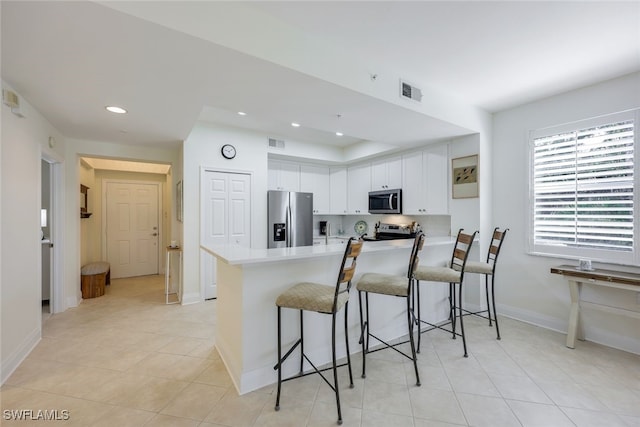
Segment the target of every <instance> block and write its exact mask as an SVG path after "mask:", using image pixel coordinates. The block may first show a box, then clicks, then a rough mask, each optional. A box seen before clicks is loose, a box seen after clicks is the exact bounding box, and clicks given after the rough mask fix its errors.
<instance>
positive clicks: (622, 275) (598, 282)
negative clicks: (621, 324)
mask: <svg viewBox="0 0 640 427" xmlns="http://www.w3.org/2000/svg"><path fill="white" fill-rule="evenodd" d="M551 273H555V274H562V275H563V276H564V278H565V279H566V280H567V282H568V284H569V293H570V295H571V314H570V315H569V330H568V331H567V347H569V348H575V344H576V337H577V338H578V339H579V340H584V336H583V332H582V328H581V327H580V292H581V290H582V284H583V283H584V284H587V285H595V286H605V287H609V288H618V289H625V290H630V291H636V292H639V291H640V274H634V273H626V272H622V271H614V270H603V269H599V268H597V269H594V270H591V271H585V270H580V269H578V268H577V267H576V266H574V265H561V266H558V267H552V268H551ZM583 304H589V306H590V307H593V308H598V309H605V310H607V311H611V312H615V313H618V314H622V315H625V316H632V317H636V318H640V313H638V312H635V311H631V310H624V309H621V308H615V307H609V306H602V305H598V304H594V303H583Z"/></svg>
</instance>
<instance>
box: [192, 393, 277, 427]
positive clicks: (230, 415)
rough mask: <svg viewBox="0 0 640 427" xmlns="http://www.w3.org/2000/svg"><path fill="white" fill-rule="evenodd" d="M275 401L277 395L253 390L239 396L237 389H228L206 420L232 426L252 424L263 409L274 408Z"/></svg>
mask: <svg viewBox="0 0 640 427" xmlns="http://www.w3.org/2000/svg"><path fill="white" fill-rule="evenodd" d="M275 401H276V397H275V395H273V396H271V395H268V394H262V393H256V392H253V393H247V394H245V395H243V396H238V394H237V393H236V392H235V390H227V393H226V394H225V395H224V396H223V397H222V399H220V400H219V401H217V402H216V403H215V404H214V405H212V406H213V407H212V409H211V412H209V414H208V415H207V417H206V418H205V419H204V421H205V422H208V423H213V424H220V425H225V426H231V427H248V426H252V425H253V424H254V422H255V420H256V419H257V418H258V416H259V415H260V413H261V412H262V411H263V409H265V408H267V409H270V410H274V406H275Z"/></svg>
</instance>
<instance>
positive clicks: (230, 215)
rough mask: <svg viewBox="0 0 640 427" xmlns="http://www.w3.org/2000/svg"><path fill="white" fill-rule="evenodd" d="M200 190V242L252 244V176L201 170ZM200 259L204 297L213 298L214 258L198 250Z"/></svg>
mask: <svg viewBox="0 0 640 427" xmlns="http://www.w3.org/2000/svg"><path fill="white" fill-rule="evenodd" d="M200 191H201V194H200V206H201V212H200V221H201V223H200V233H201V235H200V241H201V242H202V243H204V244H207V245H227V244H233V245H239V246H243V247H247V248H248V247H251V175H250V174H248V173H239V172H238V173H236V172H222V171H213V170H202V172H201V177H200ZM200 262H201V271H200V273H201V274H200V277H201V279H200V280H201V282H202V283H201V286H202V288H203V290H202V292H203V294H204V298H205V299H210V298H215V297H216V295H217V285H216V274H215V270H216V261H215V258H214V257H213V256H211V255H210V254H208V253H207V252H205V251H204V250H201V256H200Z"/></svg>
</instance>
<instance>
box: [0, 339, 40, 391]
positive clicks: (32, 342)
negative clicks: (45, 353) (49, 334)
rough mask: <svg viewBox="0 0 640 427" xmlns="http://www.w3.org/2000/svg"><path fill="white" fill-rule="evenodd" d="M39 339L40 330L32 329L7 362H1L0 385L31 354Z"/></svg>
mask: <svg viewBox="0 0 640 427" xmlns="http://www.w3.org/2000/svg"><path fill="white" fill-rule="evenodd" d="M41 339H42V330H41V329H40V328H36V329H34V330H33V331H31V333H30V334H29V335H27V337H26V339H25V340H24V341H23V342H22V344H21V345H20V346H19V347H18V348H17V349H16V351H14V352H13V353H12V354H11V355H10V356H9V357H8V358H7V360H3V361H2V368H1V369H0V371H1V372H2V378H1V382H0V384H4V382H5V381H6V380H7V379H8V378H9V377H10V376H11V374H13V372H14V371H15V370H16V369H17V368H18V366H20V364H21V363H22V362H23V361H24V359H25V358H26V357H27V356H28V355H29V353H31V351H32V350H33V349H34V348H35V347H36V345H38V343H39V342H40V340H41Z"/></svg>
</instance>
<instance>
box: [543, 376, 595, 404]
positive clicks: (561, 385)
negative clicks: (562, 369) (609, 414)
mask: <svg viewBox="0 0 640 427" xmlns="http://www.w3.org/2000/svg"><path fill="white" fill-rule="evenodd" d="M536 384H537V385H538V386H539V387H540V388H541V389H542V390H543V391H544V392H545V393H546V395H547V396H549V398H550V399H551V400H553V402H554V403H555V404H556V405H558V406H566V407H568V408H579V409H591V410H595V411H606V410H607V407H606V406H605V405H604V404H603V403H602V402H600V400H598V399H597V398H596V397H595V396H594V395H593V394H591V393H590V392H589V391H587V390H586V389H585V388H583V387H582V386H580V385H579V384H574V383H572V382H555V381H554V382H543V381H537V382H536Z"/></svg>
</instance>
